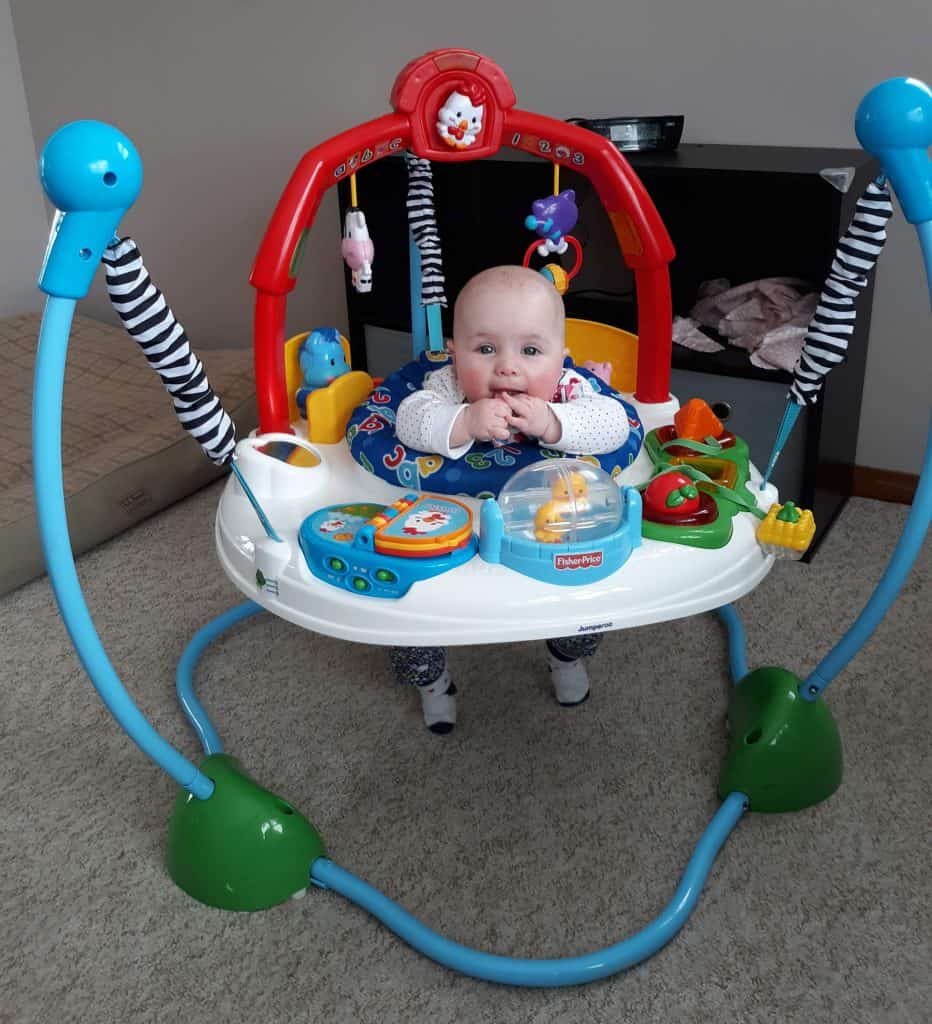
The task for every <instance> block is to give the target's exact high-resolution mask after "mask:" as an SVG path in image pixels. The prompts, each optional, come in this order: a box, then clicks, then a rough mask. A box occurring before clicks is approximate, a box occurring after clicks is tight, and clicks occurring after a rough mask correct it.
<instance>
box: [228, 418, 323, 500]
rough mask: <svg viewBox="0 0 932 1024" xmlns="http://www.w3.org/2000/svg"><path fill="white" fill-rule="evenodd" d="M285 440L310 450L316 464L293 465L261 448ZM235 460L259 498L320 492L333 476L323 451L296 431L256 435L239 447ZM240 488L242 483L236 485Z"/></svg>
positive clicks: (243, 440)
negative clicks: (299, 435) (292, 432)
mask: <svg viewBox="0 0 932 1024" xmlns="http://www.w3.org/2000/svg"><path fill="white" fill-rule="evenodd" d="M274 442H283V443H285V444H291V445H295V446H296V447H298V448H303V449H304V450H305V451H307V452H310V453H311V454H312V455H313V456H315V458H316V459H317V460H318V461H317V464H316V465H314V466H293V465H291V464H290V463H287V462H283V461H282V460H281V459H278V458H276V457H275V456H274V455H269V454H268V453H266V452H263V451H262V450H261V449H262V448H263V447H265V445H267V444H270V443H274ZM236 463H237V466H238V467H239V470H240V472H241V473H242V474H243V476H244V477H245V479H246V483H247V484H248V485H249V487H250V489H251V490H252V491H253V493H254V494H255V495H256V497H257V498H260V499H261V498H262V497H266V498H296V497H302V496H307V495H310V494H313V493H314V492H316V491H319V490H320V489H321V488H322V487H323V486H324V485H325V484H326V483H327V481H328V480H329V479H330V469H329V467H328V465H327V461H326V459H325V457H324V455H323V454H322V453H321V451H320V450H319V449H318V448H317V447H315V446H314V445H312V444H311V443H310V442H309V441H306V440H305V439H304V438H303V437H298V436H297V435H296V434H277V433H276V434H256V435H254V436H252V437H245V438H243V439H242V440H241V441H240V442H239V443H238V444H237V446H236ZM236 486H237V487H239V484H237V485H236Z"/></svg>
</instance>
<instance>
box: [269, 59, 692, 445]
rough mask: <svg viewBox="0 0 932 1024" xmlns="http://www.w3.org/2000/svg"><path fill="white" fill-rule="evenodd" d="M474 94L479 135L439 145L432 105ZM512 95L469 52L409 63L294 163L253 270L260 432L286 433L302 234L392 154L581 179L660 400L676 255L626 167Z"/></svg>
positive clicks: (594, 138)
mask: <svg viewBox="0 0 932 1024" xmlns="http://www.w3.org/2000/svg"><path fill="white" fill-rule="evenodd" d="M464 81H465V82H474V83H477V84H478V85H479V86H480V87H482V88H483V89H484V90H485V96H486V100H485V103H484V107H485V112H484V117H483V126H482V131H481V133H480V134H479V136H478V138H477V140H476V143H475V144H474V145H473V146H471V147H470V148H469V149H465V150H456V149H450V148H448V147H447V146H446V145H445V144H444V143H443V142H442V140H441V139H440V137H439V135H438V134H437V132H436V130H435V127H434V124H435V122H436V117H437V111H438V109H439V108H440V106H441V105H442V101H443V99H444V98H445V97H446V95H448V94H449V93H450V91H452V89H453V88H454V87H455V86H456V85H457V84H458V83H460V82H464ZM514 102H515V96H514V92H513V90H512V88H511V84H510V83H509V81H508V79H507V77H506V76H505V73H504V72H503V71H502V70H501V68H499V67H498V65H497V64H495V63H494V62H492V61H490V60H489V59H488V58H486V57H483V56H481V55H480V54H478V53H474V52H472V51H471V50H455V49H451V50H437V51H434V52H432V53H428V54H425V55H424V56H423V57H419V58H417V59H416V60H413V61H411V63H410V64H408V65H407V66H406V67H405V68H404V69H403V70H402V71H401V73H400V74H399V75H398V78H397V79H396V81H395V84H394V87H393V88H392V93H391V103H392V106H393V107H394V109H395V113H392V114H385V115H384V116H382V117H379V118H376V119H375V120H374V121H368V122H366V123H365V124H362V125H359V126H358V127H356V128H352V129H350V130H349V131H346V132H343V133H342V134H340V135H336V136H334V137H333V138H332V139H329V140H328V141H327V142H324V143H322V144H321V145H319V146H315V147H314V148H313V149H311V150H309V151H308V152H307V153H305V155H304V156H303V157H302V158H301V160H300V162H299V163H298V166H297V167H296V168H295V170H294V173H293V174H292V176H291V179H290V180H289V182H288V184H287V185H286V186H285V190H284V191H283V192H282V195H281V198H280V199H279V201H278V204H277V206H276V207H275V211H274V213H273V214H272V219H271V220H270V221H269V226H268V228H266V232H265V235H264V236H263V239H262V243H261V244H260V246H259V251H258V253H257V255H256V260H255V263H254V264H253V270H252V274H251V275H250V279H249V280H250V283H251V284H252V285H253V287H254V288H255V289H256V291H257V295H256V308H255V324H254V329H255V335H254V337H255V372H256V389H257V401H258V407H259V429H260V431H262V432H263V433H271V432H288V431H290V429H291V424H290V422H289V415H288V396H287V393H286V388H285V365H284V342H285V307H286V302H287V295H288V293H289V292H290V291H291V290H292V289H293V288H294V286H295V283H296V276H297V264H298V262H299V260H300V256H301V245H302V241H303V238H304V233H305V232H306V231H307V229H309V228H310V226H311V224H312V223H313V220H314V217H315V215H316V213H317V209H318V207H319V206H320V201H321V199H322V198H323V195H324V193H325V192H326V191H327V189H329V188H331V187H332V186H333V185H336V184H337V183H338V182H339V181H340V180H341V179H342V178H344V177H346V176H347V175H348V174H352V173H353V172H354V171H357V170H360V169H362V168H364V167H366V166H368V165H369V164H370V163H374V162H375V161H376V160H380V159H381V158H382V157H384V156H388V155H389V154H391V153H395V152H399V151H402V150H405V149H410V150H412V152H414V153H416V154H417V155H418V156H421V157H426V158H427V159H429V160H435V161H442V162H459V161H463V162H465V161H468V160H475V159H479V158H482V157H484V156H491V155H493V154H495V153H497V152H498V150H499V149H500V148H501V147H502V146H503V145H504V146H511V147H513V148H515V149H521V150H524V151H526V152H532V153H535V154H536V155H538V156H541V157H544V158H545V159H547V160H551V161H553V162H555V163H558V164H561V165H562V166H564V167H569V168H571V169H573V170H575V171H577V172H578V173H580V174H583V175H585V176H586V177H587V178H588V179H589V181H591V182H592V185H593V187H594V188H595V190H596V192H597V194H598V196H599V199H600V200H601V202H602V204H603V206H604V207H605V210H606V212H607V213H608V216H609V219H610V220H611V222H612V226H613V227H614V229H615V234H616V236H617V238H618V242H619V245H620V246H621V250H622V253H623V255H624V259H625V263H626V264H627V265H628V267H629V268H630V269H631V270H632V271H633V272H634V278H635V288H636V290H637V299H638V310H639V316H638V338H639V344H638V371H637V389H636V392H635V395H636V397H637V399H638V400H639V401H642V402H665V401H666V400H667V399H668V398H669V389H670V360H671V356H672V347H673V345H672V333H671V332H672V321H673V314H672V304H671V298H670V274H669V269H668V264H669V263H670V261H671V260H672V259H673V257H674V255H675V253H674V249H673V243H672V242H671V241H670V237H669V235H668V234H667V230H666V228H665V227H664V224H663V221H662V220H661V219H660V215H659V214H658V213H657V209H656V207H655V206H654V204H653V201H652V200H651V198H650V196H649V195H648V194H647V191H646V189H645V188H644V186H643V185H642V184H641V181H640V179H639V178H638V177H637V175H636V174H635V173H634V171H633V170H632V169H631V166H630V164H629V163H628V161H627V160H625V158H624V157H623V156H622V155H621V153H619V152H618V150H617V149H616V148H615V147H614V146H613V145H612V144H611V143H610V142H609V141H608V140H607V139H604V138H602V137H601V136H599V135H596V134H594V133H593V132H590V131H587V130H586V129H584V128H579V127H577V126H576V125H571V124H566V123H565V122H563V121H557V120H555V119H554V118H550V117H544V116H542V115H540V114H533V113H530V112H528V111H525V110H517V109H515V108H514Z"/></svg>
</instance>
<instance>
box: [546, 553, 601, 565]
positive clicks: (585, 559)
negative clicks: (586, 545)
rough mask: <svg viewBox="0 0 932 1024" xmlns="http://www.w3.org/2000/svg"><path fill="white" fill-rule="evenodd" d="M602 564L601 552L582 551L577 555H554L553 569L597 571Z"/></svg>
mask: <svg viewBox="0 0 932 1024" xmlns="http://www.w3.org/2000/svg"><path fill="white" fill-rule="evenodd" d="M601 564H602V552H601V551H580V552H579V554H576V555H554V556H553V567H554V569H557V570H565V569H597V568H598V567H599V566H600V565H601Z"/></svg>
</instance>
